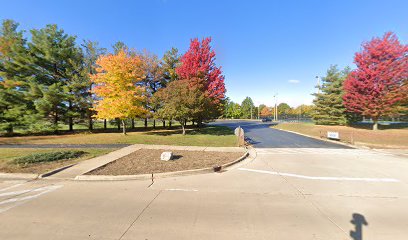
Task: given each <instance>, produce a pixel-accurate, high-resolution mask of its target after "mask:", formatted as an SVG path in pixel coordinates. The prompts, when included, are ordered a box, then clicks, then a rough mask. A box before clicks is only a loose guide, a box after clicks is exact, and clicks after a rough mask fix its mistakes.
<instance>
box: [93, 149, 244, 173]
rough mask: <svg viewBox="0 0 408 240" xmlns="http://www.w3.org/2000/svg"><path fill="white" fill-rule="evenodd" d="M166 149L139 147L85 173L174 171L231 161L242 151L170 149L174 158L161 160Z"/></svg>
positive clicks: (212, 165) (240, 154) (239, 155)
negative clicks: (139, 148)
mask: <svg viewBox="0 0 408 240" xmlns="http://www.w3.org/2000/svg"><path fill="white" fill-rule="evenodd" d="M164 151H166V150H157V149H155V150H152V149H141V150H138V151H135V152H133V153H131V154H129V155H127V156H125V157H122V158H119V159H117V160H115V161H113V162H111V163H109V164H107V165H105V166H103V167H100V168H97V169H95V170H93V171H91V172H89V173H87V175H136V174H151V173H163V172H175V171H182V170H190V169H200V168H208V167H214V166H215V165H222V164H225V163H229V162H232V161H234V160H236V159H237V158H239V157H241V156H242V155H243V153H242V152H204V151H178V150H175V151H172V152H173V154H174V159H175V160H170V161H162V160H160V155H161V154H162V152H164Z"/></svg>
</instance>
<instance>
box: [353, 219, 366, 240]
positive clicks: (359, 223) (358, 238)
mask: <svg viewBox="0 0 408 240" xmlns="http://www.w3.org/2000/svg"><path fill="white" fill-rule="evenodd" d="M350 222H351V223H352V224H353V225H354V231H350V237H351V238H352V239H353V240H363V225H364V226H368V222H367V220H366V219H365V217H364V215H361V214H359V213H353V218H352V219H351V221H350Z"/></svg>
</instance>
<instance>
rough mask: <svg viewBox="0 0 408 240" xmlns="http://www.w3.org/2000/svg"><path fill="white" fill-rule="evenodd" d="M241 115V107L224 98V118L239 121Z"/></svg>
mask: <svg viewBox="0 0 408 240" xmlns="http://www.w3.org/2000/svg"><path fill="white" fill-rule="evenodd" d="M241 115H242V112H241V106H240V105H239V104H238V103H235V102H233V101H231V100H230V99H229V98H226V103H225V110H224V116H225V118H232V119H239V118H240V117H241Z"/></svg>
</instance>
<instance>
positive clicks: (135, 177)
mask: <svg viewBox="0 0 408 240" xmlns="http://www.w3.org/2000/svg"><path fill="white" fill-rule="evenodd" d="M248 155H249V152H248V150H247V151H246V152H245V153H244V154H243V155H242V156H241V157H239V158H238V159H236V160H234V161H232V162H229V163H226V164H223V165H221V170H223V169H225V168H227V167H230V166H232V165H234V164H236V163H239V162H241V161H242V160H244V159H245V158H246V157H248ZM107 164H109V163H107ZM105 165H106V164H105ZM105 165H102V166H100V167H103V166H105ZM92 170H94V169H92ZM92 170H90V171H88V172H91V171H92ZM212 172H216V171H215V170H214V168H213V167H209V168H201V169H192V170H184V171H177V172H165V173H156V174H154V175H153V179H155V178H165V177H177V176H187V175H195V174H203V173H212ZM84 174H86V173H84ZM84 174H83V175H79V176H76V177H75V179H74V180H76V181H125V180H150V179H152V174H139V175H118V176H111V175H84Z"/></svg>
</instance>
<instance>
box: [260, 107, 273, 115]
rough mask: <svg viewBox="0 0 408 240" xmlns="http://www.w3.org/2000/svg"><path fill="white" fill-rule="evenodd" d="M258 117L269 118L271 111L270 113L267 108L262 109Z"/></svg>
mask: <svg viewBox="0 0 408 240" xmlns="http://www.w3.org/2000/svg"><path fill="white" fill-rule="evenodd" d="M260 115H261V116H262V117H269V116H271V115H272V111H271V109H270V108H269V107H264V108H262V110H261V114H260Z"/></svg>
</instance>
